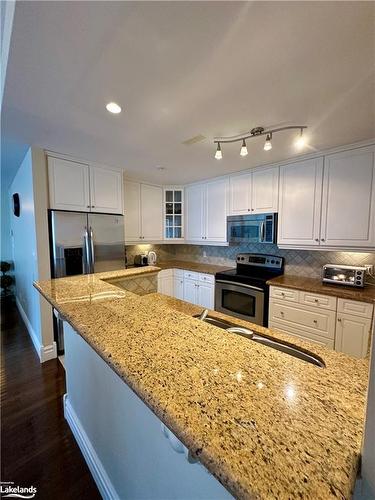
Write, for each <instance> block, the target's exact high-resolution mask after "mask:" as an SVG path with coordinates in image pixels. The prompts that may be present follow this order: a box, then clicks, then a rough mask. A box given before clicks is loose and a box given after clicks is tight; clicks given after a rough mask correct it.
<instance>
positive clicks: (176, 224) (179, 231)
mask: <svg viewBox="0 0 375 500" xmlns="http://www.w3.org/2000/svg"><path fill="white" fill-rule="evenodd" d="M183 237H184V191H183V188H181V187H175V186H171V187H166V188H164V239H166V240H181V239H183Z"/></svg>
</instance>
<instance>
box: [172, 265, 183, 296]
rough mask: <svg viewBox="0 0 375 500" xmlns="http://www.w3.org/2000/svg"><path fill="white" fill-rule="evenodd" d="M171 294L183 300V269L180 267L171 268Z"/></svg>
mask: <svg viewBox="0 0 375 500" xmlns="http://www.w3.org/2000/svg"><path fill="white" fill-rule="evenodd" d="M173 296H174V297H175V298H176V299H180V300H184V271H183V270H182V269H174V270H173Z"/></svg>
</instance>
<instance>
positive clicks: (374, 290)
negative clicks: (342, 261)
mask: <svg viewBox="0 0 375 500" xmlns="http://www.w3.org/2000/svg"><path fill="white" fill-rule="evenodd" d="M267 283H268V284H269V285H273V286H282V287H285V288H294V289H296V290H305V291H308V292H314V293H321V294H323V295H332V296H334V297H341V298H343V299H350V300H359V301H362V302H371V303H375V286H371V285H367V286H365V288H350V287H348V286H341V285H336V286H335V285H330V284H328V283H324V284H323V283H322V281H321V280H320V279H317V278H305V277H303V276H289V275H286V274H284V275H282V276H278V277H277V278H272V279H271V280H269V281H268V282H267Z"/></svg>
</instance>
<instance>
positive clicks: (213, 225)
mask: <svg viewBox="0 0 375 500" xmlns="http://www.w3.org/2000/svg"><path fill="white" fill-rule="evenodd" d="M228 184H229V183H228V179H219V180H217V181H213V182H208V183H207V184H206V211H205V212H206V224H205V226H206V228H205V234H204V239H205V240H207V241H222V242H224V241H227V211H228V191H229V189H228Z"/></svg>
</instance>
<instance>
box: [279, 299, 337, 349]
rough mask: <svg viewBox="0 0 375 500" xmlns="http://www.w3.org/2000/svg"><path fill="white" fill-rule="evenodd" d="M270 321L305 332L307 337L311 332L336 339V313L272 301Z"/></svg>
mask: <svg viewBox="0 0 375 500" xmlns="http://www.w3.org/2000/svg"><path fill="white" fill-rule="evenodd" d="M270 319H271V321H272V322H274V321H276V322H277V323H281V324H283V325H284V328H286V327H287V326H288V325H289V326H290V327H291V328H292V329H295V330H298V331H301V332H303V334H304V335H305V336H306V337H308V333H309V332H310V333H311V334H313V335H318V336H320V337H325V338H329V339H332V340H333V339H334V337H335V327H336V312H334V311H322V310H318V309H317V308H314V307H310V306H304V307H303V308H302V307H298V306H296V305H294V304H293V305H292V304H288V303H286V302H285V303H280V302H276V301H273V300H271V302H270Z"/></svg>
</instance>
